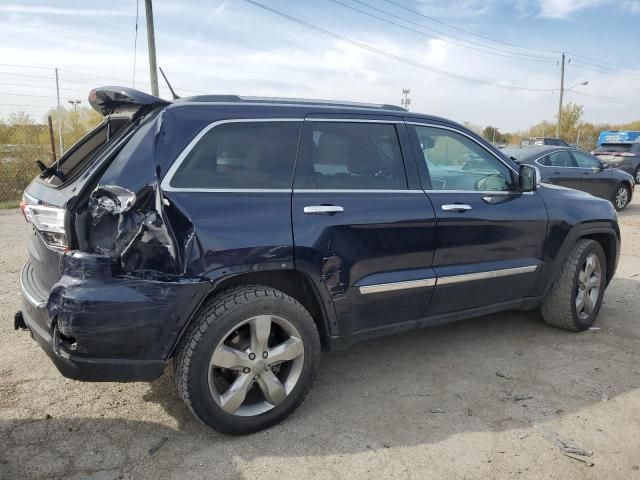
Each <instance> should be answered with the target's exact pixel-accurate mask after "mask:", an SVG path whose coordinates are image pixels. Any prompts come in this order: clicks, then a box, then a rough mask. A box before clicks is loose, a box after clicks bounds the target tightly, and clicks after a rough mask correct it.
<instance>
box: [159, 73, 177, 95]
mask: <svg viewBox="0 0 640 480" xmlns="http://www.w3.org/2000/svg"><path fill="white" fill-rule="evenodd" d="M158 68H159V69H160V73H161V74H162V78H164V81H165V82H167V87H169V90H171V95H173V99H174V100H178V99H179V98H180V97H179V96H178V95H176V92H174V91H173V88H172V87H171V84H170V83H169V80H167V76H166V75H165V74H164V72H163V71H162V67H158Z"/></svg>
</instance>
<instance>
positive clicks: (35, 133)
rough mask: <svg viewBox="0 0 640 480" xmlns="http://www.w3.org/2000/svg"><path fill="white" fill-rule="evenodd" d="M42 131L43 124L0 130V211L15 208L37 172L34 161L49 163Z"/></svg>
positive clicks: (49, 157)
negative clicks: (42, 139) (0, 209)
mask: <svg viewBox="0 0 640 480" xmlns="http://www.w3.org/2000/svg"><path fill="white" fill-rule="evenodd" d="M42 130H44V125H12V126H11V127H9V128H3V129H1V130H0V208H8V207H14V206H17V204H18V203H19V202H20V199H21V198H22V192H23V191H24V189H25V188H26V186H27V185H29V182H31V180H33V178H34V177H35V176H36V175H38V173H39V172H40V169H39V168H38V166H37V164H36V161H37V160H39V161H41V162H43V163H44V164H45V165H49V164H50V163H51V153H50V150H48V149H47V144H46V143H44V142H42V141H41V137H42V132H41V131H42ZM45 133H46V131H45ZM45 139H46V136H45Z"/></svg>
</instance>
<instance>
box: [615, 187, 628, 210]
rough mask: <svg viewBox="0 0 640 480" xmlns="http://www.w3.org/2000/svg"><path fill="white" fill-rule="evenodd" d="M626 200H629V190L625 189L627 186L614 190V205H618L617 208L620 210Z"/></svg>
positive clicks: (625, 203)
mask: <svg viewBox="0 0 640 480" xmlns="http://www.w3.org/2000/svg"><path fill="white" fill-rule="evenodd" d="M628 201H629V192H628V191H627V188H626V187H620V188H619V189H618V191H617V192H616V198H615V202H616V207H618V209H619V210H622V209H623V208H624V207H625V206H626V205H627V202H628Z"/></svg>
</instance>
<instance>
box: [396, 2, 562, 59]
mask: <svg viewBox="0 0 640 480" xmlns="http://www.w3.org/2000/svg"><path fill="white" fill-rule="evenodd" d="M384 1H385V2H387V3H390V4H392V5H395V6H396V7H399V8H401V9H403V10H406V11H408V12H411V13H413V14H414V15H418V16H420V17H422V18H426V19H427V20H431V21H432V22H435V23H439V24H441V25H446V26H447V27H449V28H453V29H454V30H458V31H459V32H464V33H466V34H468V35H473V36H474V37H479V38H483V39H485V40H489V41H491V42H495V43H500V44H502V45H507V46H510V47H515V48H520V49H523V50H529V51H531V52H542V53H548V54H553V55H560V54H561V53H562V52H560V51H555V50H542V49H536V48H529V47H523V46H522V45H517V44H515V43H510V42H505V41H502V40H498V39H496V38H492V37H488V36H485V35H481V34H479V33H474V32H472V31H470V30H465V29H464V28H460V27H458V26H456V25H452V24H451V23H447V22H443V21H442V20H438V19H437V18H433V17H430V16H428V15H425V14H424V13H422V12H419V11H417V10H413V9H411V8H409V7H406V6H404V5H402V4H401V3H398V2H395V1H393V0H384Z"/></svg>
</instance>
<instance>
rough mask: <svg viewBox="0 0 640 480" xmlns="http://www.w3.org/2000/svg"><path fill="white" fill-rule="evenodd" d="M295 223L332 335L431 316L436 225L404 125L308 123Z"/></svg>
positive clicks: (362, 120) (299, 262) (383, 119)
mask: <svg viewBox="0 0 640 480" xmlns="http://www.w3.org/2000/svg"><path fill="white" fill-rule="evenodd" d="M405 165H407V166H408V167H409V170H408V173H409V175H407V171H406V169H405ZM292 219H293V233H294V242H295V262H296V267H297V268H298V269H301V270H304V271H306V272H307V273H308V274H309V275H311V276H312V278H314V279H315V280H316V281H317V284H318V285H320V286H322V288H325V289H326V290H327V292H328V297H329V299H330V300H329V301H330V304H331V305H332V306H333V308H335V312H336V315H337V319H338V324H337V325H334V326H333V328H334V331H333V332H332V333H333V334H346V333H352V332H355V331H358V330H363V329H370V328H376V327H380V326H383V325H388V324H391V323H398V322H403V321H407V320H412V319H415V318H419V317H421V316H423V315H424V313H425V311H426V309H427V307H428V305H429V301H430V299H431V294H432V292H433V286H434V284H435V275H434V272H433V269H432V268H431V263H432V259H433V248H434V241H435V219H434V213H433V208H432V206H431V204H430V202H429V200H428V198H427V197H426V195H425V194H424V192H423V191H422V190H421V189H420V188H419V179H418V176H417V172H416V165H415V161H414V159H413V154H412V152H411V148H410V144H409V142H408V138H407V131H406V127H405V125H404V123H403V121H402V119H398V118H394V117H389V116H350V117H348V118H346V117H342V118H338V117H336V116H333V117H327V116H322V117H321V116H318V115H313V116H309V117H307V118H306V119H305V122H304V127H303V135H302V142H301V146H300V150H299V155H298V160H297V164H296V172H295V178H294V190H293V204H292Z"/></svg>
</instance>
